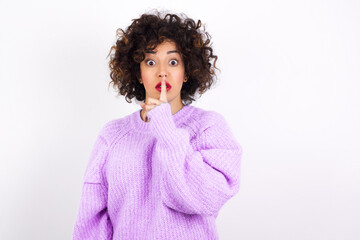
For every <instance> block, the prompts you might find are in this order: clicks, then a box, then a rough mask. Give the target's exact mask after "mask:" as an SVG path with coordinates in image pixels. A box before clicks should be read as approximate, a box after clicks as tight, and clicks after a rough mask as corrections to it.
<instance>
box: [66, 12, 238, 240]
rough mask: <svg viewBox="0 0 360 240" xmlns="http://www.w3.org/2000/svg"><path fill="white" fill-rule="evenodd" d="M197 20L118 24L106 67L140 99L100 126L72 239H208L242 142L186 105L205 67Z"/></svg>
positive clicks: (204, 83) (210, 73)
mask: <svg viewBox="0 0 360 240" xmlns="http://www.w3.org/2000/svg"><path fill="white" fill-rule="evenodd" d="M200 26H201V21H200V20H199V21H198V22H197V24H195V22H194V20H192V19H190V18H187V17H184V18H181V17H180V16H178V15H176V14H166V15H165V16H164V17H162V14H161V13H159V12H157V14H143V15H141V17H140V18H139V19H133V22H132V24H131V25H130V26H129V27H128V28H127V29H126V31H123V30H122V29H120V30H121V34H119V38H118V40H117V41H116V44H115V45H114V46H112V48H111V50H110V53H111V52H112V51H113V50H114V51H115V53H114V54H113V55H111V60H110V63H109V66H110V69H111V73H110V76H111V79H112V82H113V84H114V86H117V87H118V90H119V93H120V94H121V95H124V96H126V100H127V101H128V100H129V101H130V102H131V98H133V97H135V98H136V99H137V100H138V101H144V102H142V103H141V104H140V105H141V109H139V110H138V111H136V112H134V113H132V114H130V115H128V116H125V117H123V118H120V119H114V120H111V121H109V122H108V123H106V124H105V125H104V126H103V128H102V129H101V131H100V133H99V135H98V137H97V139H96V141H95V144H94V147H93V151H92V153H91V156H90V159H89V163H88V166H87V169H86V171H85V176H84V184H83V188H82V197H81V203H80V207H79V212H78V217H77V220H76V223H75V227H74V233H73V239H81V240H84V239H96V240H99V239H116V240H118V239H119V240H120V239H171V240H173V239H182V240H184V239H197V240H199V239H206V240H209V239H218V233H217V230H216V224H215V219H216V217H217V215H218V212H219V210H220V209H221V207H222V206H223V205H224V204H225V203H226V202H227V201H228V200H229V199H230V198H231V197H233V196H234V195H235V194H236V193H237V192H238V191H239V186H240V185H239V184H240V161H241V156H242V148H241V146H240V145H239V144H238V142H237V141H236V139H235V138H234V136H233V134H232V132H231V129H230V128H229V126H228V125H227V123H226V120H225V118H224V117H223V116H222V115H221V114H219V113H217V112H215V111H206V110H203V109H201V108H197V107H194V106H191V105H190V104H191V102H192V101H193V100H194V98H193V96H194V94H195V93H196V92H197V91H199V92H200V93H201V94H202V93H204V92H205V91H206V89H209V88H210V86H211V85H212V83H213V77H214V76H215V74H214V69H213V68H214V67H215V63H216V60H217V56H215V55H213V50H212V48H211V47H210V46H209V44H210V40H209V38H210V36H209V35H208V33H205V34H204V33H203V32H201V31H200ZM211 59H215V61H214V63H213V64H212V63H211ZM215 68H216V67H215ZM129 101H128V102H129Z"/></svg>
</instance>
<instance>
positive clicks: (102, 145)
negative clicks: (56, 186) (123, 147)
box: [73, 135, 112, 240]
mask: <svg viewBox="0 0 360 240" xmlns="http://www.w3.org/2000/svg"><path fill="white" fill-rule="evenodd" d="M107 149H108V146H107V143H106V141H105V139H104V138H103V137H102V136H101V135H99V136H98V138H97V139H96V141H95V144H94V147H93V150H92V153H91V155H90V160H89V162H88V165H87V168H86V171H85V177H84V183H83V188H82V196H81V200H80V207H79V211H78V216H77V219H76V222H75V226H74V232H73V239H74V240H78V239H79V240H80V239H81V240H83V239H94V240H95V239H96V240H100V239H101V240H102V239H104V240H105V239H106V240H107V239H111V237H112V224H111V221H110V218H109V215H108V213H107V187H106V186H105V184H104V180H103V174H102V166H103V164H104V162H105V159H106V157H107Z"/></svg>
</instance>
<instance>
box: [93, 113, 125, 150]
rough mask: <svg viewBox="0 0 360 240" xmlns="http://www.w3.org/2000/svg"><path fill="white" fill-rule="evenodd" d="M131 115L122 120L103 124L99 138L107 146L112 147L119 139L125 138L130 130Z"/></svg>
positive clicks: (112, 120)
mask: <svg viewBox="0 0 360 240" xmlns="http://www.w3.org/2000/svg"><path fill="white" fill-rule="evenodd" d="M129 117H130V116H129V115H128V116H125V117H122V118H115V119H111V120H109V121H107V122H106V123H104V124H103V126H102V127H101V129H100V131H99V134H98V135H99V136H100V137H101V138H102V139H103V140H104V141H105V142H106V145H107V146H111V145H112V144H113V143H114V142H115V141H117V139H119V138H121V137H123V136H124V135H125V134H126V133H127V132H128V131H130V129H129V127H128V126H129V121H130V119H129Z"/></svg>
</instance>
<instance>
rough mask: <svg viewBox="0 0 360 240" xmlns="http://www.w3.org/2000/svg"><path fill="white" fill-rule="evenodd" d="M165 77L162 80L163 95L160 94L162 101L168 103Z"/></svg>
mask: <svg viewBox="0 0 360 240" xmlns="http://www.w3.org/2000/svg"><path fill="white" fill-rule="evenodd" d="M165 78H166V77H165V76H164V77H163V78H162V79H161V93H160V101H163V102H167V96H166V92H167V91H166V81H165Z"/></svg>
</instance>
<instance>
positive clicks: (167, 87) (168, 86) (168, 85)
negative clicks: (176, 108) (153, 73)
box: [155, 82, 171, 92]
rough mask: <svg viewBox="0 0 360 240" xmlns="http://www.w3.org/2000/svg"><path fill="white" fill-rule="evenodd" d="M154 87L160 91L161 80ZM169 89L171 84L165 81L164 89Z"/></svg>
mask: <svg viewBox="0 0 360 240" xmlns="http://www.w3.org/2000/svg"><path fill="white" fill-rule="evenodd" d="M155 88H156V89H157V90H158V91H159V92H161V82H159V83H158V84H157V85H156V86H155ZM170 89H171V85H170V84H169V83H167V82H166V91H169V90H170Z"/></svg>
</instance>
